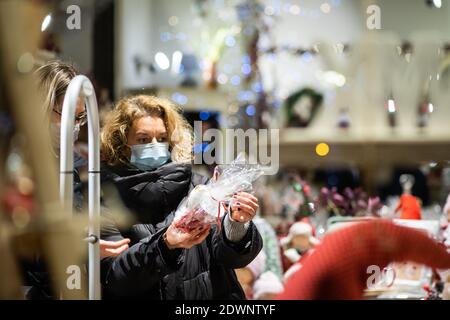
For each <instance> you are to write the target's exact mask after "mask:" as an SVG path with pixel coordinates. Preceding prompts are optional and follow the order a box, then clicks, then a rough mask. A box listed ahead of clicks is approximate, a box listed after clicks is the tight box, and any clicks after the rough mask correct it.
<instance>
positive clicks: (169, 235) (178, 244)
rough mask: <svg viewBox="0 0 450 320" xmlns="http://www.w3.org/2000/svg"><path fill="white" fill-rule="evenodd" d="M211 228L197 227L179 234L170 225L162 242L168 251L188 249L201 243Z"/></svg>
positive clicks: (173, 226) (172, 225)
mask: <svg viewBox="0 0 450 320" xmlns="http://www.w3.org/2000/svg"><path fill="white" fill-rule="evenodd" d="M210 230H211V226H207V227H206V228H205V227H198V228H195V229H193V230H192V231H190V232H180V231H179V230H177V228H176V227H175V225H174V224H173V223H172V224H171V225H170V226H169V228H168V229H167V231H166V232H165V234H164V241H165V243H166V245H167V247H168V248H169V249H170V250H173V249H177V248H183V249H190V248H192V247H193V246H195V245H197V244H200V243H202V242H203V241H204V240H205V239H206V237H207V236H208V234H209V231H210Z"/></svg>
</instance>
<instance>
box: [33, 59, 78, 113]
mask: <svg viewBox="0 0 450 320" xmlns="http://www.w3.org/2000/svg"><path fill="white" fill-rule="evenodd" d="M36 74H37V76H38V78H39V89H40V91H41V92H43V93H44V111H45V112H46V114H47V115H48V116H50V114H51V112H52V110H53V109H54V108H55V107H56V106H58V104H60V103H61V100H62V99H63V98H64V95H65V94H66V90H67V88H68V87H69V83H70V81H71V80H72V79H73V78H75V77H76V76H77V75H78V71H77V70H76V69H75V67H74V66H73V65H71V64H68V63H64V62H61V61H52V62H49V63H47V64H45V65H43V66H42V67H40V68H39V69H37V70H36ZM59 111H60V110H59Z"/></svg>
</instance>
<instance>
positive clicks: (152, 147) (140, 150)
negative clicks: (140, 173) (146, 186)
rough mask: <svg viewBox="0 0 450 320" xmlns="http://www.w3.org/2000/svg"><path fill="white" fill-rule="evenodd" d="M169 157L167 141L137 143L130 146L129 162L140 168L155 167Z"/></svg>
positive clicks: (166, 160) (149, 168) (148, 168)
mask: <svg viewBox="0 0 450 320" xmlns="http://www.w3.org/2000/svg"><path fill="white" fill-rule="evenodd" d="M169 159H170V151H169V144H168V143H167V142H164V143H160V142H155V143H147V144H137V145H134V146H131V159H130V163H131V164H132V165H134V166H136V167H137V168H139V169H141V170H152V169H156V168H158V167H160V166H162V165H163V164H165V163H167V162H168V161H169Z"/></svg>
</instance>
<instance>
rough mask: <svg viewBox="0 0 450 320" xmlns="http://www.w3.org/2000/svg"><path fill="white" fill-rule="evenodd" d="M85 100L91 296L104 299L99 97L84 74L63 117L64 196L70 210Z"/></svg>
mask: <svg viewBox="0 0 450 320" xmlns="http://www.w3.org/2000/svg"><path fill="white" fill-rule="evenodd" d="M79 97H80V98H82V99H84V102H85V105H86V111H87V116H88V132H89V135H88V137H89V141H88V142H89V161H88V168H89V171H88V172H89V235H88V237H87V238H86V240H87V241H88V252H89V256H88V259H89V260H88V264H89V265H88V272H89V299H90V300H100V299H101V287H100V247H99V240H100V138H99V132H100V125H99V117H98V106H97V98H96V96H95V91H94V87H93V85H92V83H91V81H90V80H89V79H88V78H87V77H85V76H83V75H80V76H76V77H75V78H73V79H72V81H71V82H70V84H69V87H68V88H67V91H66V95H65V97H64V104H63V109H62V118H61V154H60V199H61V201H62V203H63V205H64V208H65V209H66V211H67V212H72V205H73V173H74V172H73V169H74V164H73V139H74V137H73V129H74V119H75V111H76V106H77V101H78V98H79Z"/></svg>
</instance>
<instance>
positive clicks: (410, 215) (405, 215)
mask: <svg viewBox="0 0 450 320" xmlns="http://www.w3.org/2000/svg"><path fill="white" fill-rule="evenodd" d="M400 209H401V210H402V212H401V214H400V219H414V220H420V219H422V216H421V214H420V203H419V201H418V200H417V198H416V197H414V196H413V195H410V194H403V195H402V196H401V197H400V203H399V204H398V206H397V208H396V209H395V212H397V211H398V210H400Z"/></svg>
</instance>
